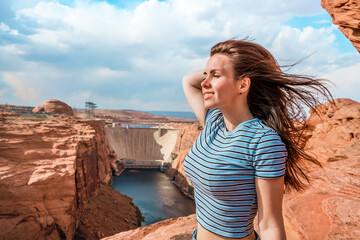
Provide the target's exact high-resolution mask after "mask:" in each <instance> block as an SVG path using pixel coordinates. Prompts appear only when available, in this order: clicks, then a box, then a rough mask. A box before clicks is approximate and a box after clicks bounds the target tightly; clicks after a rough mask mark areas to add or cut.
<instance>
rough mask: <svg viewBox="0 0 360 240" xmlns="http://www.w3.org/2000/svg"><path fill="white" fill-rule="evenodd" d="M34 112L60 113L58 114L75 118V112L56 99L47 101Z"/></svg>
mask: <svg viewBox="0 0 360 240" xmlns="http://www.w3.org/2000/svg"><path fill="white" fill-rule="evenodd" d="M32 111H33V112H37V113H39V112H40V113H41V112H46V113H58V114H66V115H69V116H74V112H73V110H72V108H71V107H70V106H69V105H67V104H66V103H64V102H62V101H59V100H56V99H49V100H46V101H45V102H43V103H42V104H41V105H40V106H37V107H36V108H34V109H33V110H32Z"/></svg>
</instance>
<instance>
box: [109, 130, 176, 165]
mask: <svg viewBox="0 0 360 240" xmlns="http://www.w3.org/2000/svg"><path fill="white" fill-rule="evenodd" d="M178 131H179V130H178V129H166V128H139V127H132V128H124V127H120V126H114V127H106V128H105V135H106V136H107V139H108V141H109V145H110V147H111V148H112V149H113V150H114V151H115V153H116V154H117V155H118V157H119V158H120V160H122V162H123V163H124V165H125V167H126V168H131V169H146V168H160V169H162V168H164V167H166V165H168V164H167V163H168V162H169V160H170V158H171V152H172V150H173V148H174V146H175V143H176V139H177V134H178Z"/></svg>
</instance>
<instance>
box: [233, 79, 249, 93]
mask: <svg viewBox="0 0 360 240" xmlns="http://www.w3.org/2000/svg"><path fill="white" fill-rule="evenodd" d="M236 84H237V89H238V90H239V94H240V95H241V94H244V93H245V92H247V91H249V89H250V84H251V80H250V78H248V77H245V78H243V79H239V80H238V81H237V82H236Z"/></svg>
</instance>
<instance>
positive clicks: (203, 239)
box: [196, 223, 255, 240]
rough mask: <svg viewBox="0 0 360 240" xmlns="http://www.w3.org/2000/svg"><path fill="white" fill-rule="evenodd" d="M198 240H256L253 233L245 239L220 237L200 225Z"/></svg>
mask: <svg viewBox="0 0 360 240" xmlns="http://www.w3.org/2000/svg"><path fill="white" fill-rule="evenodd" d="M196 240H255V233H254V232H252V233H251V234H250V235H248V236H246V237H244V238H228V237H224V236H220V235H218V234H215V233H213V232H210V231H209V230H206V229H205V228H203V227H202V226H201V225H200V224H199V223H198V225H197V232H196Z"/></svg>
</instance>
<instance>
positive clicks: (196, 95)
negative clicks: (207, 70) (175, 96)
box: [182, 70, 206, 125]
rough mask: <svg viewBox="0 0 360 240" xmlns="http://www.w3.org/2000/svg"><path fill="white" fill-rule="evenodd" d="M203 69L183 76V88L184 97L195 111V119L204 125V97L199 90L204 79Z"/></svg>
mask: <svg viewBox="0 0 360 240" xmlns="http://www.w3.org/2000/svg"><path fill="white" fill-rule="evenodd" d="M203 73H204V70H198V71H195V72H192V73H189V74H186V75H185V76H184V77H183V81H182V82H183V89H184V94H185V97H186V99H187V101H188V103H189V105H190V107H191V109H192V110H193V112H194V113H195V115H196V117H197V119H198V120H199V121H200V123H201V124H202V125H204V121H205V115H206V109H205V107H204V97H203V93H202V90H201V82H202V81H203V79H204V74H203Z"/></svg>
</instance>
